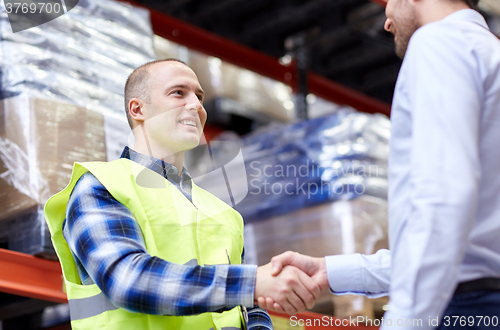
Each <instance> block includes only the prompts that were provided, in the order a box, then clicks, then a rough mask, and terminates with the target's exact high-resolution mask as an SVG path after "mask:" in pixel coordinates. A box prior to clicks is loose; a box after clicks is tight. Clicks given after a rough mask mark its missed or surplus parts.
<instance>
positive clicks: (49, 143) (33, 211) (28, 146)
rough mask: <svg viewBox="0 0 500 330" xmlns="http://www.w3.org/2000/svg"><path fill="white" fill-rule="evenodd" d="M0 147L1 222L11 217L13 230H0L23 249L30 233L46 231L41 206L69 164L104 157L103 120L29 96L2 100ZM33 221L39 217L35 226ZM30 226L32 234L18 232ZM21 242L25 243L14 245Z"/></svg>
mask: <svg viewBox="0 0 500 330" xmlns="http://www.w3.org/2000/svg"><path fill="white" fill-rule="evenodd" d="M0 146H1V148H0V224H2V223H4V222H7V221H8V220H13V221H14V224H13V225H12V226H9V228H13V229H12V230H13V232H9V231H8V230H2V231H1V232H2V236H9V237H10V238H9V245H11V244H14V245H16V246H22V247H23V248H22V249H21V250H24V249H25V248H24V247H28V246H29V245H30V242H31V241H30V238H29V237H31V236H33V235H40V232H38V231H43V230H45V229H44V228H45V223H44V220H43V213H40V210H42V209H43V205H44V204H45V202H46V201H47V199H48V198H49V197H50V196H52V195H53V194H55V193H57V192H59V191H60V190H62V189H63V188H64V187H65V186H66V185H67V184H68V182H69V179H70V177H71V171H72V168H73V163H74V162H75V161H94V160H102V161H105V160H106V143H105V132H104V119H103V116H102V115H101V114H99V113H97V112H94V111H91V110H88V109H86V108H83V107H78V106H75V105H72V104H67V103H61V102H56V101H50V100H44V99H38V98H32V97H28V96H17V97H12V98H8V99H4V100H2V101H0ZM40 215H41V216H42V217H40ZM33 219H38V220H36V221H38V222H39V225H40V228H39V229H37V228H35V227H36V222H33V221H34V220H33ZM16 221H17V223H16ZM21 222H26V223H28V222H29V223H30V224H29V225H22V224H21ZM20 228H26V229H20ZM32 228H35V229H33V230H34V231H35V234H33V233H26V234H25V233H22V232H20V231H25V230H28V229H32ZM37 232H38V233H37ZM43 235H45V234H43ZM19 240H27V242H24V241H23V243H22V244H17V243H19ZM36 244H38V243H36ZM28 250H30V249H28ZM35 250H36V249H35ZM21 252H28V251H21Z"/></svg>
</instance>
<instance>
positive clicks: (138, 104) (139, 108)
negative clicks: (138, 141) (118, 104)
mask: <svg viewBox="0 0 500 330" xmlns="http://www.w3.org/2000/svg"><path fill="white" fill-rule="evenodd" d="M143 108H144V103H143V102H142V101H141V100H140V99H138V98H136V97H134V98H132V99H130V102H129V103H128V113H129V114H130V117H132V119H134V120H136V121H138V122H143V121H144V120H145V118H144V109H143Z"/></svg>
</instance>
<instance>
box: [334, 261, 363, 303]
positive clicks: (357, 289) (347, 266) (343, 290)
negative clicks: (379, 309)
mask: <svg viewBox="0 0 500 330" xmlns="http://www.w3.org/2000/svg"><path fill="white" fill-rule="evenodd" d="M325 262H326V272H327V275H328V282H329V284H330V289H331V290H332V292H333V293H334V294H348V293H349V294H350V293H358V294H359V293H363V294H364V293H365V288H364V283H363V276H362V272H361V266H362V265H363V260H362V259H361V254H359V253H355V254H340V255H335V256H327V257H325Z"/></svg>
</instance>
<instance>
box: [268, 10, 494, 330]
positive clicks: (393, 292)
mask: <svg viewBox="0 0 500 330" xmlns="http://www.w3.org/2000/svg"><path fill="white" fill-rule="evenodd" d="M477 5H478V0H389V1H388V3H387V8H386V15H387V20H386V23H385V29H386V30H387V31H390V32H391V33H393V34H394V40H395V44H396V53H397V55H398V56H400V57H401V58H403V57H404V61H403V64H402V67H401V71H400V73H399V77H398V81H397V84H396V90H395V94H394V100H393V106H392V114H391V121H392V137H391V142H390V154H389V171H390V173H389V192H388V200H389V246H390V251H389V250H380V251H378V252H377V253H375V254H373V255H361V254H354V255H338V256H328V257H325V258H312V257H307V256H304V255H300V254H298V253H293V252H286V253H285V254H282V255H280V256H277V257H274V258H273V264H274V266H275V267H276V272H275V273H279V271H280V270H281V267H282V266H283V265H286V264H292V265H295V266H298V267H300V268H302V269H303V270H306V271H307V272H308V273H309V275H310V276H312V277H313V278H315V279H316V280H317V282H319V283H320V285H321V286H322V287H323V288H327V287H330V289H331V290H332V291H333V292H334V293H336V294H348V293H355V294H364V295H366V296H368V297H379V296H383V295H390V298H391V299H390V304H389V310H388V312H387V313H386V314H385V316H384V322H383V325H382V329H390V328H392V327H394V326H403V327H405V329H407V328H408V329H412V328H416V329H417V328H418V329H433V328H436V326H437V325H438V323H439V326H440V328H447V329H453V328H457V329H458V327H460V328H462V327H464V326H466V327H471V328H475V329H476V328H477V329H483V328H484V329H491V328H492V327H498V326H499V325H500V152H499V144H500V41H499V40H498V38H497V37H496V36H494V35H493V34H492V33H491V32H490V30H489V28H488V26H487V24H486V22H485V20H484V18H483V17H482V16H481V15H480V14H479V13H478V12H477V11H475V10H472V9H471V8H474V9H475V8H476V7H477ZM259 303H260V305H261V307H267V308H268V309H277V310H278V311H280V310H281V308H280V306H279V305H278V304H273V300H272V299H270V298H267V299H264V298H263V297H261V298H259Z"/></svg>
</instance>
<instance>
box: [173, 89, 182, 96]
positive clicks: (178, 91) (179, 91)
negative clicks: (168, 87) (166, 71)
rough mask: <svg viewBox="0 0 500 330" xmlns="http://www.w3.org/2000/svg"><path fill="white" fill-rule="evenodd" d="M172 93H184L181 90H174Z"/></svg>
mask: <svg viewBox="0 0 500 330" xmlns="http://www.w3.org/2000/svg"><path fill="white" fill-rule="evenodd" d="M172 94H177V95H182V94H183V93H182V91H181V90H177V91H173V92H172Z"/></svg>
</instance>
